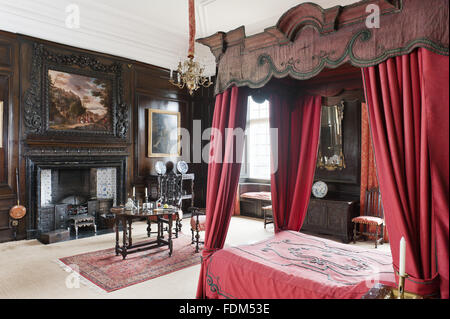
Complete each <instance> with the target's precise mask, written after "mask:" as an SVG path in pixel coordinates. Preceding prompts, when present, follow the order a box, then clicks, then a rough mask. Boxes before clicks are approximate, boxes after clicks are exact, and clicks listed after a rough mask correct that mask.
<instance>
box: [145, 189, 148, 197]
mask: <svg viewBox="0 0 450 319" xmlns="http://www.w3.org/2000/svg"><path fill="white" fill-rule="evenodd" d="M145 197H148V193H147V187H146V188H145Z"/></svg>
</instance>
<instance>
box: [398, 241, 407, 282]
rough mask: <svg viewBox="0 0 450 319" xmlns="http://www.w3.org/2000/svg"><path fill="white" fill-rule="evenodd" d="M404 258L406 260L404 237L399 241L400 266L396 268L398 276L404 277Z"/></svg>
mask: <svg viewBox="0 0 450 319" xmlns="http://www.w3.org/2000/svg"><path fill="white" fill-rule="evenodd" d="M405 258H406V241H405V237H402V239H401V240H400V265H399V267H398V273H399V275H400V276H405V274H406V273H405Z"/></svg>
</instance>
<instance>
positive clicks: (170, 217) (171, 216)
mask: <svg viewBox="0 0 450 319" xmlns="http://www.w3.org/2000/svg"><path fill="white" fill-rule="evenodd" d="M172 225H173V215H172V214H170V215H169V239H168V242H169V257H171V256H172V251H173V242H172Z"/></svg>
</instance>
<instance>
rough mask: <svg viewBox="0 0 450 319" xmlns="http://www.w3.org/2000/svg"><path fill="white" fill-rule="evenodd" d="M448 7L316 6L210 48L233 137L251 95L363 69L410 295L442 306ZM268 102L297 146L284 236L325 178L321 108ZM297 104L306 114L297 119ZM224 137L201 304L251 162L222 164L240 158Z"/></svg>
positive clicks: (275, 184)
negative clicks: (319, 167)
mask: <svg viewBox="0 0 450 319" xmlns="http://www.w3.org/2000/svg"><path fill="white" fill-rule="evenodd" d="M430 2H432V3H433V4H432V5H431V3H430ZM373 8H378V9H379V13H380V16H379V26H380V27H379V28H373V27H370V26H371V25H369V24H367V21H368V19H370V18H371V17H373V16H372V14H373V12H374V11H373ZM369 9H371V10H372V11H371V10H369ZM448 9H449V4H448V1H447V0H433V1H422V0H392V1H388V0H378V1H361V2H358V3H355V4H353V5H349V6H345V7H341V6H336V7H333V8H330V9H326V10H325V9H322V8H321V7H320V6H318V5H315V4H312V3H305V4H300V5H298V6H296V7H294V8H292V9H291V10H289V11H288V12H286V13H285V14H284V15H283V16H282V17H281V18H280V20H279V22H278V23H277V25H276V26H274V27H271V28H268V29H266V30H265V31H264V32H263V33H260V34H256V35H254V36H250V37H246V36H245V30H244V27H241V28H238V29H236V30H233V31H230V32H228V33H224V32H219V33H216V34H215V35H213V36H210V37H208V38H204V39H200V40H198V42H199V43H202V44H205V45H207V46H208V47H210V48H211V51H212V52H213V54H214V55H215V57H216V62H217V66H218V73H217V79H216V94H217V100H216V108H215V113H214V121H213V127H214V128H216V129H217V130H216V133H217V134H219V135H220V134H221V136H225V128H233V129H234V128H244V127H245V114H246V96H247V95H248V94H249V92H248V88H262V87H264V86H265V85H266V84H267V83H269V81H271V80H272V79H273V78H285V77H290V78H293V79H297V80H306V79H311V78H313V77H315V76H317V75H318V74H319V73H320V72H322V71H323V70H324V69H336V68H338V67H341V66H344V65H345V64H351V65H353V66H354V67H359V68H361V69H362V74H363V79H364V82H365V83H364V84H365V87H364V88H365V93H366V100H367V107H368V111H369V117H370V126H371V133H372V138H373V143H374V149H375V157H376V161H377V168H378V174H379V180H380V191H381V194H382V199H383V206H384V209H385V215H386V222H387V228H388V232H389V234H390V237H391V239H392V240H391V251H392V255H393V260H394V268H395V269H398V259H399V258H398V255H399V239H400V238H401V237H405V238H406V240H407V242H408V246H407V247H408V250H407V266H406V272H407V273H408V274H409V278H408V279H407V282H406V290H407V291H411V292H416V293H420V294H422V295H436V294H437V293H440V296H441V297H442V298H448V297H449V294H448V285H449V284H448V283H449V281H448V280H449V279H448V278H449V264H448V262H449V249H448V242H449V233H448V230H449V215H448V212H449V209H448V194H449V171H448V160H449V157H448V153H449V150H448V145H449V133H448V132H449V125H448V113H449V102H448V101H449V99H448V84H449V74H448V72H449V71H448V61H449V60H448V53H449V49H448V48H449V43H448V42H449V17H448ZM267 96H268V97H269V99H270V101H271V102H272V103H271V112H272V115H273V114H274V112H277V116H275V117H273V118H272V119H271V125H272V127H277V128H279V137H278V138H279V141H280V142H279V143H278V144H279V147H283V141H284V142H286V141H289V143H295V147H289V148H288V150H287V151H288V152H289V154H290V155H289V156H281V157H279V163H278V165H279V169H278V171H277V173H275V174H273V175H272V198H273V199H274V218H275V220H276V223H275V226H276V231H279V230H285V229H289V230H296V231H298V230H300V228H301V226H302V223H303V218H304V216H305V214H306V207H307V204H308V199H309V193H310V184H311V183H312V179H313V175H314V169H313V168H312V166H311V165H310V164H311V163H315V157H316V151H317V149H316V147H317V143H318V136H319V134H318V129H319V121H320V115H319V116H315V114H317V112H315V109H317V108H318V107H320V100H318V99H317V98H316V99H315V98H314V97H311V96H307V95H305V94H297V95H296V94H293V95H286V94H281V93H277V90H270V93H268V94H267ZM317 101H319V102H317ZM286 104H291V105H296V107H295V108H291V109H290V110H289V111H285V110H284V108H283V106H284V105H286ZM319 113H320V112H319ZM286 123H287V124H288V125H286ZM316 133H317V134H316ZM219 135H218V136H219ZM218 136H214V135H213V136H212V137H211V139H212V143H211V145H212V148H211V159H212V162H211V163H210V165H209V172H208V189H207V219H206V224H207V226H206V238H205V249H204V251H203V261H202V271H201V275H200V281H199V289H198V293H197V297H204V296H205V294H204V289H205V287H206V277H205V267H206V265H207V263H208V259H209V257H210V256H211V253H213V252H214V251H216V250H219V249H221V248H222V247H223V245H224V242H225V238H226V233H227V230H228V225H229V221H230V218H231V214H232V206H233V205H232V204H233V199H234V198H235V194H236V188H237V184H238V180H239V172H240V164H239V162H240V160H238V159H237V158H236V161H234V162H232V163H222V162H223V161H222V160H223V158H218V157H219V156H222V155H223V156H222V157H224V156H229V155H227V154H228V153H229V152H233V154H234V152H237V153H238V154H239V153H240V152H239V150H235V145H234V144H233V143H227V144H225V143H219V142H218V141H217V139H218ZM215 139H216V141H214V140H215ZM231 140H232V139H231ZM280 145H281V146H280ZM297 146H298V147H297ZM217 147H221V148H222V150H221V152H217V149H215V148H217ZM280 161H281V162H280ZM305 181H306V182H305ZM277 198H284V199H285V200H284V201H283V203H284V204H283V205H281V202H280V201H276V199H277ZM286 201H288V202H289V204H288V205H286V204H285V202H286Z"/></svg>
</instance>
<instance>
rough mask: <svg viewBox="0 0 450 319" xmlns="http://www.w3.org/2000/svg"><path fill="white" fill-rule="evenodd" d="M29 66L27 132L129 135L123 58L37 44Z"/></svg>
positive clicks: (62, 135) (57, 135)
mask: <svg viewBox="0 0 450 319" xmlns="http://www.w3.org/2000/svg"><path fill="white" fill-rule="evenodd" d="M31 65H32V68H31V72H30V86H29V88H28V89H27V90H26V92H25V94H24V116H23V119H24V129H25V134H26V135H41V136H45V137H46V138H50V139H51V140H53V139H55V138H56V139H65V138H66V137H69V136H70V137H71V140H79V139H80V138H82V139H83V141H87V139H88V140H90V141H92V140H95V141H97V138H98V137H102V138H103V140H107V139H108V140H110V139H111V138H119V139H126V138H127V137H128V127H129V117H128V106H127V104H126V103H124V97H123V91H124V90H123V83H122V82H123V79H122V64H121V63H120V62H116V61H115V60H113V59H109V58H104V57H98V56H94V55H91V54H85V53H82V52H78V51H75V52H74V51H72V50H61V49H59V48H55V47H47V46H45V45H43V44H38V43H34V44H33V56H32V63H31Z"/></svg>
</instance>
